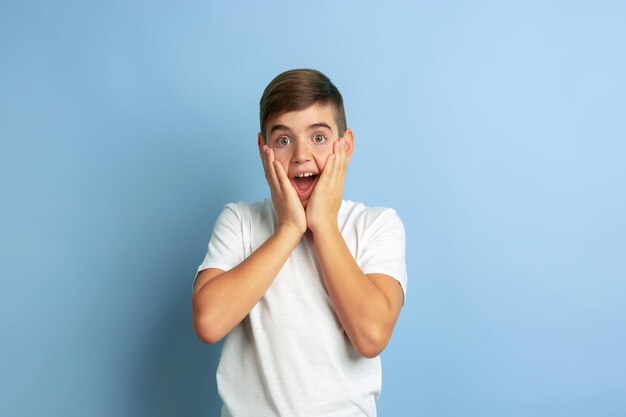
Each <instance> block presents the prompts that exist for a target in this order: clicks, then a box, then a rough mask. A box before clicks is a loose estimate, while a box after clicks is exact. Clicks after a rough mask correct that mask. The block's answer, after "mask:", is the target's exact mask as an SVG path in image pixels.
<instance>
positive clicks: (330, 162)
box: [320, 153, 337, 182]
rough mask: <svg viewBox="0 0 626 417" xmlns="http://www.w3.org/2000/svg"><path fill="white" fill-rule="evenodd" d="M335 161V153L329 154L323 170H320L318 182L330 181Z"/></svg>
mask: <svg viewBox="0 0 626 417" xmlns="http://www.w3.org/2000/svg"><path fill="white" fill-rule="evenodd" d="M336 159H337V155H336V154H335V153H331V154H330V155H328V157H327V158H326V164H325V165H324V169H323V170H322V174H321V175H320V181H326V182H327V181H330V180H331V179H332V178H333V175H334V169H335V161H336Z"/></svg>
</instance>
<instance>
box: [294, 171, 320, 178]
mask: <svg viewBox="0 0 626 417" xmlns="http://www.w3.org/2000/svg"><path fill="white" fill-rule="evenodd" d="M313 175H315V174H313V173H310V172H306V173H304V174H298V175H296V177H297V178H305V177H312V176H313Z"/></svg>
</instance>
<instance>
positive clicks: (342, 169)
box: [339, 138, 348, 179]
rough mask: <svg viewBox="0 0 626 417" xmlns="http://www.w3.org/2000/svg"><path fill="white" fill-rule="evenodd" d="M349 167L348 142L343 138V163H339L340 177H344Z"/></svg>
mask: <svg viewBox="0 0 626 417" xmlns="http://www.w3.org/2000/svg"><path fill="white" fill-rule="evenodd" d="M347 168H348V142H347V141H346V140H345V139H343V138H342V139H341V163H340V164H339V177H340V178H341V179H343V177H344V176H345V174H346V169H347Z"/></svg>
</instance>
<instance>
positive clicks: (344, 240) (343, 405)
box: [192, 70, 407, 417]
mask: <svg viewBox="0 0 626 417" xmlns="http://www.w3.org/2000/svg"><path fill="white" fill-rule="evenodd" d="M260 107H261V108H260V121H261V131H260V133H259V134H258V147H259V154H260V156H261V160H262V162H263V168H264V170H265V178H266V179H267V182H268V184H269V188H270V191H271V199H270V198H268V199H265V200H264V201H261V202H258V203H254V204H248V203H243V202H239V203H234V204H227V205H226V206H225V207H224V210H223V211H222V212H221V214H220V215H219V217H218V219H217V221H216V224H215V227H214V229H213V234H212V236H211V240H210V242H209V246H208V251H207V255H206V257H205V259H204V261H203V262H202V264H201V265H200V267H199V268H198V274H197V275H196V279H195V280H194V285H193V286H192V288H193V303H192V304H193V325H194V329H195V331H196V333H197V335H198V337H199V338H200V339H201V340H202V341H204V342H206V343H209V344H211V343H215V342H217V341H219V340H221V339H222V338H223V337H224V336H226V335H227V338H226V341H225V343H224V346H223V350H222V355H221V358H220V363H219V366H218V369H217V384H218V392H219V395H220V397H221V399H222V400H223V403H224V405H223V407H222V416H223V417H226V416H234V417H252V416H255V417H268V416H286V417H297V416H306V417H317V416H319V417H348V416H375V415H376V400H377V399H378V397H379V395H380V390H381V364H380V356H379V354H380V352H381V351H382V350H383V349H384V348H385V346H386V345H387V343H388V342H389V339H390V337H391V334H392V331H393V328H394V326H395V324H396V321H397V319H398V316H399V314H400V309H401V308H402V306H403V304H404V294H405V291H406V283H407V277H406V270H405V233H404V227H403V225H402V222H401V221H400V219H399V218H398V216H397V214H396V212H395V211H394V210H392V209H386V208H368V207H365V206H364V205H363V204H361V203H355V202H353V201H347V200H343V199H342V195H343V186H344V178H345V175H346V169H347V167H348V163H349V162H350V158H351V156H352V152H353V149H354V136H353V133H352V131H351V130H350V129H348V128H347V127H346V119H345V113H344V108H343V99H342V97H341V94H340V93H339V91H338V90H337V88H336V87H335V86H334V85H333V84H332V83H331V81H330V80H329V79H328V78H327V77H326V76H325V75H323V74H322V73H320V72H319V71H315V70H291V71H287V72H284V73H282V74H280V75H278V76H277V77H276V78H275V79H274V80H273V81H272V82H270V84H269V85H268V86H267V88H266V89H265V91H264V92H263V96H262V97H261V102H260Z"/></svg>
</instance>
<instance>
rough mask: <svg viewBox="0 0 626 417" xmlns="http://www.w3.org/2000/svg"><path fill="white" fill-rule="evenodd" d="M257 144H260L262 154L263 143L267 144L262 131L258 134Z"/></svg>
mask: <svg viewBox="0 0 626 417" xmlns="http://www.w3.org/2000/svg"><path fill="white" fill-rule="evenodd" d="M257 145H258V146H259V155H261V153H262V152H263V145H265V142H264V141H263V135H261V132H259V134H258V135H257Z"/></svg>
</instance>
